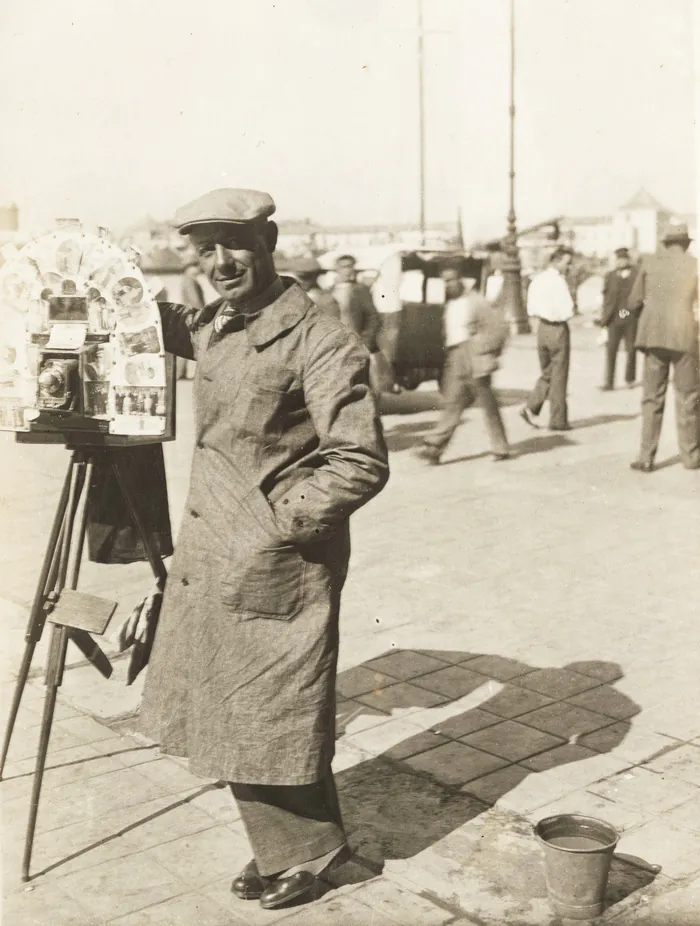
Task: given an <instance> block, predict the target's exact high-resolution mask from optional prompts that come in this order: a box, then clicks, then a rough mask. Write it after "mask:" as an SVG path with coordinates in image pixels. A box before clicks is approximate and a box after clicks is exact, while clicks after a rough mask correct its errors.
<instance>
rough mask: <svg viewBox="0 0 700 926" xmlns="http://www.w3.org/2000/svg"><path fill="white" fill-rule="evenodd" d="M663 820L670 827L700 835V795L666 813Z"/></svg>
mask: <svg viewBox="0 0 700 926" xmlns="http://www.w3.org/2000/svg"><path fill="white" fill-rule="evenodd" d="M663 819H664V822H665V823H667V824H668V825H669V826H673V827H676V828H677V829H681V830H690V832H692V833H699V834H700V794H699V795H698V796H697V797H694V798H691V800H689V801H685V802H684V803H683V804H679V805H678V807H674V808H673V810H670V811H668V812H667V813H665V814H664V815H663Z"/></svg>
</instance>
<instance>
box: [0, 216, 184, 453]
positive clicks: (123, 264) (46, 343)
mask: <svg viewBox="0 0 700 926" xmlns="http://www.w3.org/2000/svg"><path fill="white" fill-rule="evenodd" d="M2 255H3V257H4V259H5V263H4V264H3V266H2V267H0V430H6V431H7V430H9V431H17V432H31V431H41V430H43V429H48V430H50V431H54V432H56V431H60V432H70V431H87V432H90V431H92V432H97V433H101V434H107V435H124V436H126V437H129V436H133V437H137V436H138V437H153V438H156V439H158V437H160V438H161V439H167V438H168V437H171V436H173V433H174V424H173V402H172V397H171V396H170V394H169V393H170V392H171V391H172V376H171V375H170V370H171V368H172V362H171V361H172V358H170V357H166V354H165V351H164V345H163V333H162V328H161V321H160V313H159V311H158V306H157V305H156V303H155V301H154V299H153V297H152V296H151V294H150V292H149V290H148V286H147V284H146V280H145V278H144V276H143V274H142V273H141V271H140V270H139V268H138V266H137V265H136V263H135V262H134V261H133V260H132V259H131V258H130V257H129V255H127V254H126V253H125V252H124V251H122V250H121V249H120V248H118V247H116V246H115V245H113V244H112V243H111V242H109V241H108V240H107V239H106V238H104V237H101V236H100V235H94V234H86V233H83V232H82V231H81V229H80V227H79V226H70V227H63V228H59V229H57V230H56V231H55V232H53V233H51V234H48V235H45V236H43V237H41V238H38V239H36V240H35V241H32V242H30V243H29V244H27V245H26V246H25V247H24V248H22V250H20V251H17V250H16V249H15V248H13V247H12V246H9V247H7V248H4V249H3V251H2ZM166 361H167V362H166Z"/></svg>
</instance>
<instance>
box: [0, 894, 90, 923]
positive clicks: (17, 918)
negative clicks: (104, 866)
mask: <svg viewBox="0 0 700 926" xmlns="http://www.w3.org/2000/svg"><path fill="white" fill-rule="evenodd" d="M30 888H31V889H29V890H28V889H27V885H24V887H23V889H22V890H19V891H16V892H12V893H9V892H7V893H5V896H4V899H3V904H2V923H3V926H49V924H50V926H103V924H104V922H105V921H104V919H102V918H101V917H97V916H93V915H92V914H91V913H90V912H89V910H88V909H87V908H86V907H85V906H83V905H82V904H81V903H78V901H76V900H74V899H73V898H72V897H68V896H67V895H66V894H64V893H63V892H62V891H61V889H60V888H59V887H58V886H57V885H55V884H50V885H42V886H36V885H30Z"/></svg>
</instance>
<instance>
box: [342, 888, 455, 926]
mask: <svg viewBox="0 0 700 926" xmlns="http://www.w3.org/2000/svg"><path fill="white" fill-rule="evenodd" d="M352 898H353V900H355V901H359V902H360V903H362V904H364V905H365V906H366V907H368V908H369V909H370V910H371V912H372V917H373V916H374V915H375V914H378V913H381V914H382V915H383V916H385V917H386V918H387V919H388V920H390V921H391V922H392V923H395V924H397V926H443V924H445V923H451V922H452V921H453V918H454V915H453V914H452V913H451V912H450V911H448V910H445V909H444V908H442V907H438V906H436V905H435V904H434V903H432V902H431V901H430V900H429V899H428V898H426V897H423V896H421V895H420V894H418V893H416V892H413V891H409V890H407V889H406V888H405V887H404V886H401V885H397V884H396V883H394V882H391V881H388V880H387V879H385V878H374V879H372V880H371V881H366V882H365V883H364V884H362V885H360V886H359V887H358V888H357V889H356V890H354V891H353V893H352ZM372 923H373V919H369V918H368V919H367V920H366V923H365V926H372Z"/></svg>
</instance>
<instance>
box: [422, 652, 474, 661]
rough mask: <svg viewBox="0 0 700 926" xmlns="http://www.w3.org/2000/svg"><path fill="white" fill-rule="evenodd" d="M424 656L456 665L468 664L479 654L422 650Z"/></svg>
mask: <svg viewBox="0 0 700 926" xmlns="http://www.w3.org/2000/svg"><path fill="white" fill-rule="evenodd" d="M422 652H423V653H424V654H425V655H426V656H432V657H434V658H435V659H441V660H442V661H443V662H447V663H450V664H451V665H457V664H458V663H463V662H469V660H471V659H475V658H476V657H477V656H478V655H480V654H479V653H467V652H464V651H463V650H443V649H435V650H433V649H426V650H422Z"/></svg>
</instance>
